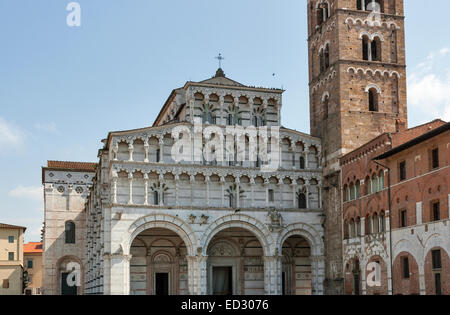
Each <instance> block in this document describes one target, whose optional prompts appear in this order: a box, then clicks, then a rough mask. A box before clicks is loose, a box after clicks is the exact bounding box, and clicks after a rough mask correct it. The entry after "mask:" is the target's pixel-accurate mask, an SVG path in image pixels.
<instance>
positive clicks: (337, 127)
mask: <svg viewBox="0 0 450 315" xmlns="http://www.w3.org/2000/svg"><path fill="white" fill-rule="evenodd" d="M307 6H308V7H307V10H308V50H309V89H310V122H311V134H312V135H313V136H316V137H320V138H321V139H322V150H323V161H322V163H323V168H324V181H323V184H324V187H323V188H324V192H323V206H324V209H325V214H326V221H325V255H326V280H325V292H326V293H327V294H341V293H343V276H344V275H343V272H344V270H343V261H342V238H343V237H342V211H341V199H342V198H341V194H342V191H341V187H340V186H341V185H340V183H341V178H340V166H339V158H340V157H341V156H343V155H344V154H346V153H349V152H351V151H353V150H354V149H356V148H358V147H360V146H361V145H363V144H365V143H367V142H369V141H370V140H372V139H373V138H375V137H377V136H379V135H380V134H382V133H385V132H396V131H399V130H402V129H405V128H406V127H407V104H406V60H405V33H404V7H403V0H308V3H307Z"/></svg>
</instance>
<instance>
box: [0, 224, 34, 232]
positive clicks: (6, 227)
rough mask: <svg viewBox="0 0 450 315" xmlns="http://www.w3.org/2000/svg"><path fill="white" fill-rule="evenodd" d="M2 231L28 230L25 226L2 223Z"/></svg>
mask: <svg viewBox="0 0 450 315" xmlns="http://www.w3.org/2000/svg"><path fill="white" fill-rule="evenodd" d="M0 229H23V230H24V231H25V230H26V229H27V228H26V227H23V226H17V225H10V224H4V223H0Z"/></svg>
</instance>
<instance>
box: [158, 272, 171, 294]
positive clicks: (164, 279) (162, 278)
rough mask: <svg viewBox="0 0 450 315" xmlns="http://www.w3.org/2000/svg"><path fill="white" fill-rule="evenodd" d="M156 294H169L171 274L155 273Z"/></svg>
mask: <svg viewBox="0 0 450 315" xmlns="http://www.w3.org/2000/svg"><path fill="white" fill-rule="evenodd" d="M155 295H169V274H168V273H156V274H155Z"/></svg>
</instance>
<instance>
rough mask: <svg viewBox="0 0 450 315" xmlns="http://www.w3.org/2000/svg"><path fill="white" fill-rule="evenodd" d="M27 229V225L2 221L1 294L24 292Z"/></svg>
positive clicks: (0, 247)
mask: <svg viewBox="0 0 450 315" xmlns="http://www.w3.org/2000/svg"><path fill="white" fill-rule="evenodd" d="M25 230H26V228H25V227H21V226H15V225H9V224H3V223H0V295H21V294H23V234H24V233H25Z"/></svg>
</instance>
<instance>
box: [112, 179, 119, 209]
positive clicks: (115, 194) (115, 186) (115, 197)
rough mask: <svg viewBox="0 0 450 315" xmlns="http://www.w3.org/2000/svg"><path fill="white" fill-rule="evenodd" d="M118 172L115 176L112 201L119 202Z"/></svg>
mask: <svg viewBox="0 0 450 315" xmlns="http://www.w3.org/2000/svg"><path fill="white" fill-rule="evenodd" d="M117 180H118V178H117V174H116V176H113V189H112V190H113V191H112V203H117Z"/></svg>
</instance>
